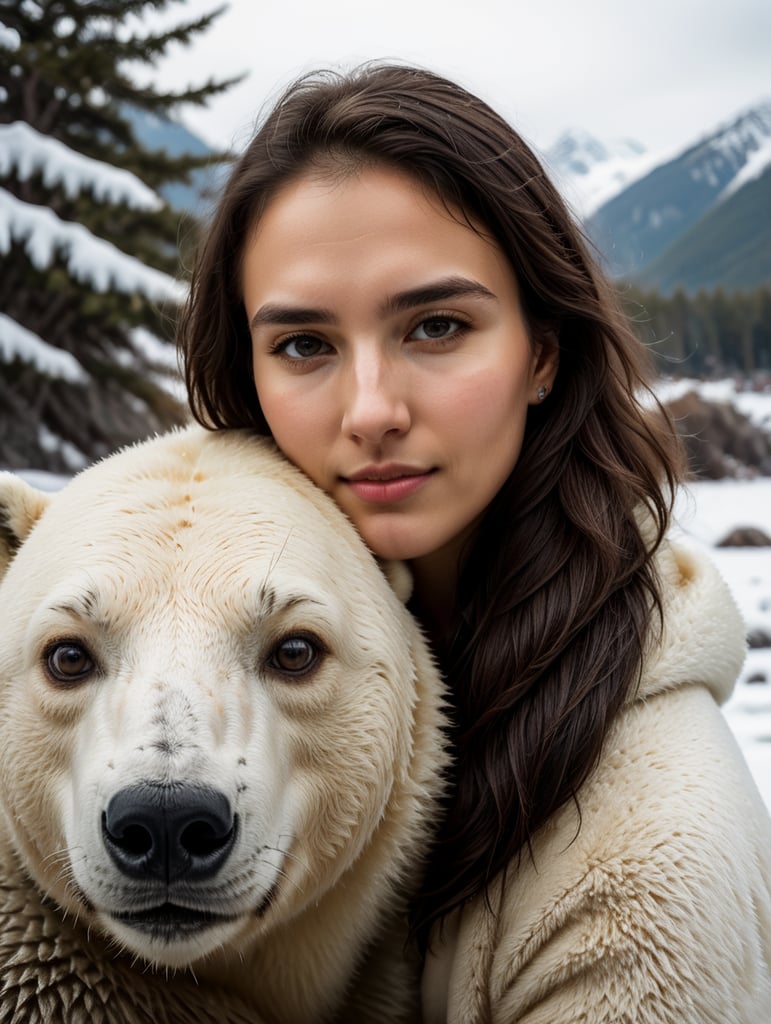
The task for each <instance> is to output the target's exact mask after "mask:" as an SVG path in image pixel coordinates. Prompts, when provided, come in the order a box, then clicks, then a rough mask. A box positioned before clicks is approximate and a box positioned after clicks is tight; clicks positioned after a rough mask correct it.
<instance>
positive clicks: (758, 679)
mask: <svg viewBox="0 0 771 1024" xmlns="http://www.w3.org/2000/svg"><path fill="white" fill-rule="evenodd" d="M746 682H748V683H767V682H768V679H767V677H766V674H765V672H753V673H752V675H749V676H747V679H746Z"/></svg>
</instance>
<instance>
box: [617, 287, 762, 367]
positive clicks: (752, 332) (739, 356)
mask: <svg viewBox="0 0 771 1024" xmlns="http://www.w3.org/2000/svg"><path fill="white" fill-rule="evenodd" d="M621 299H622V304H623V307H624V310H625V312H626V313H627V315H628V316H629V317H630V319H631V321H632V324H633V326H634V328H635V330H636V331H637V334H638V336H639V338H640V340H641V341H642V342H643V344H645V345H647V346H648V347H649V348H650V350H651V353H652V354H653V356H654V358H655V361H656V365H657V368H658V370H659V372H660V373H662V374H664V375H666V376H668V377H705V378H710V377H712V378H714V377H723V376H727V375H736V374H740V375H741V376H743V377H753V376H755V377H763V378H765V377H768V378H769V379H770V380H771V287H765V288H758V289H754V290H752V291H746V292H724V291H721V290H717V291H711V292H698V293H697V294H696V295H687V294H686V293H685V292H683V291H676V292H675V293H674V294H672V295H668V296H664V295H660V294H658V293H657V292H647V291H640V290H638V289H636V288H633V287H631V286H630V287H628V288H625V289H622V292H621Z"/></svg>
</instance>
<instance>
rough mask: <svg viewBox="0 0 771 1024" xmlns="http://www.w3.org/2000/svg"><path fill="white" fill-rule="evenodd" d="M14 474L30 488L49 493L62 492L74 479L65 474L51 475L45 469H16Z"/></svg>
mask: <svg viewBox="0 0 771 1024" xmlns="http://www.w3.org/2000/svg"><path fill="white" fill-rule="evenodd" d="M13 474H14V476H19V477H21V479H22V480H26V482H27V483H28V484H29V485H30V487H36V488H37V489H38V490H39V491H48V492H53V491H60V490H61V489H62V487H64V486H65V485H66V484H68V483H69V482H70V480H71V479H72V476H66V475H64V474H63V473H49V472H48V471H47V470H45V469H15V470H13Z"/></svg>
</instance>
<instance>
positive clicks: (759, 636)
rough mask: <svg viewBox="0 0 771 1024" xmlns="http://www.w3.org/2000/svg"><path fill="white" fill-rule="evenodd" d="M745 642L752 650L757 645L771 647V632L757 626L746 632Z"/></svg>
mask: <svg viewBox="0 0 771 1024" xmlns="http://www.w3.org/2000/svg"><path fill="white" fill-rule="evenodd" d="M747 643H748V645H749V646H750V647H751V648H752V649H753V650H755V649H756V648H758V647H771V633H769V631H768V630H767V629H763V628H762V627H760V626H758V627H756V628H755V629H751V630H749V632H748V633H747Z"/></svg>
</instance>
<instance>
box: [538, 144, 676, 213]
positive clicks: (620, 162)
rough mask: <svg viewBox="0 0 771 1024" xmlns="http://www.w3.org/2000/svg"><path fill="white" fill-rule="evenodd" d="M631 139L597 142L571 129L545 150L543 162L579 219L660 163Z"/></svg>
mask: <svg viewBox="0 0 771 1024" xmlns="http://www.w3.org/2000/svg"><path fill="white" fill-rule="evenodd" d="M661 159H662V158H661V156H660V155H656V154H654V153H649V152H647V151H646V149H645V147H644V146H642V145H641V144H640V143H639V142H635V141H634V140H633V139H621V140H616V141H614V142H610V143H607V144H606V143H603V142H600V140H599V139H597V138H595V137H594V136H592V135H590V134H589V133H588V132H583V131H580V130H576V129H573V130H571V131H568V132H565V134H564V135H561V136H560V138H559V139H558V140H557V142H556V143H555V144H554V145H553V146H552V147H551V148H550V149H548V150H547V151H546V153H545V154H544V161H545V163H546V165H547V167H548V169H549V172H550V173H551V175H552V177H553V179H554V181H555V183H556V184H557V186H558V187H559V189H560V191H561V192H562V194H563V196H564V197H565V198H566V199H567V201H568V202H569V203H570V205H571V207H572V208H573V210H574V211H575V212H576V214H577V215H578V216H579V217H580V218H581V219H582V220H585V219H586V218H588V217H590V216H591V215H592V214H593V213H594V212H595V210H597V209H599V207H600V206H602V205H603V204H605V203H607V202H608V201H609V200H610V199H612V198H613V196H615V195H617V194H618V193H619V192H621V191H623V189H625V188H627V187H628V186H629V185H630V184H631V183H632V182H633V181H636V180H637V179H638V178H641V177H643V176H644V175H645V174H647V173H648V172H649V171H650V170H652V168H654V167H655V166H656V165H657V164H659V163H660V162H661Z"/></svg>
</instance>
